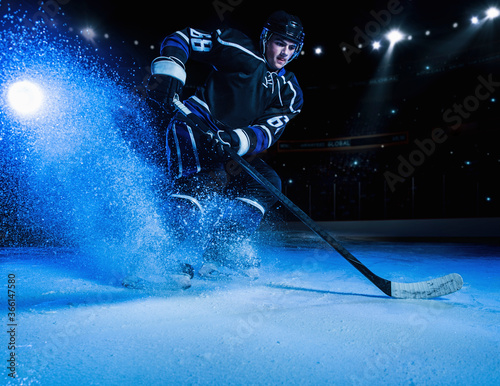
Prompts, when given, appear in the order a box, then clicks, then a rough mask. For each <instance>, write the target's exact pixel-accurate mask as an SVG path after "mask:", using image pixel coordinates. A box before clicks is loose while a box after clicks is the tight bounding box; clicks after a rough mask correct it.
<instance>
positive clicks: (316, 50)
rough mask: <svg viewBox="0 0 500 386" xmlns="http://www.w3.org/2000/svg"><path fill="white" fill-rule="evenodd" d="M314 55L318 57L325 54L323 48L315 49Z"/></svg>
mask: <svg viewBox="0 0 500 386" xmlns="http://www.w3.org/2000/svg"><path fill="white" fill-rule="evenodd" d="M314 53H315V54H316V55H321V54H322V53H323V48H321V47H316V48H315V49H314Z"/></svg>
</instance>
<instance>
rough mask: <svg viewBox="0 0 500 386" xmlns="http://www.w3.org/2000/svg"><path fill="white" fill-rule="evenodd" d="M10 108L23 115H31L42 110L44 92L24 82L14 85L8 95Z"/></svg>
mask: <svg viewBox="0 0 500 386" xmlns="http://www.w3.org/2000/svg"><path fill="white" fill-rule="evenodd" d="M7 98H8V100H9V104H10V106H11V107H12V108H13V109H14V110H15V111H16V112H17V113H19V114H21V115H31V114H34V113H36V112H37V111H38V110H40V108H41V106H42V104H43V92H42V90H41V89H40V87H39V86H38V85H37V84H35V83H32V82H30V81H27V80H24V81H20V82H16V83H13V84H12V85H11V86H10V87H9V92H8V94H7Z"/></svg>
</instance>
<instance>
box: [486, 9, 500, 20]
mask: <svg viewBox="0 0 500 386" xmlns="http://www.w3.org/2000/svg"><path fill="white" fill-rule="evenodd" d="M499 15H500V11H499V10H498V8H495V7H491V8H489V9H488V10H487V11H486V17H487V18H488V19H494V18H495V17H498V16H499Z"/></svg>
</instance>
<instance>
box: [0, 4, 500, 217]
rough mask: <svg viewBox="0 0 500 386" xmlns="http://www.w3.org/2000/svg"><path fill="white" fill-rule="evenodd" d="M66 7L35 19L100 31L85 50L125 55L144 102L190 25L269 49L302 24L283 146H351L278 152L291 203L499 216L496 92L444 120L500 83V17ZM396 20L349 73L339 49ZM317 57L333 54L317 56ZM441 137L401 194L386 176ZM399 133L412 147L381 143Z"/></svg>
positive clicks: (239, 7)
mask: <svg viewBox="0 0 500 386" xmlns="http://www.w3.org/2000/svg"><path fill="white" fill-rule="evenodd" d="M55 1H56V0H51V1H49V2H45V3H42V2H39V3H36V2H32V3H33V5H32V6H33V7H34V9H36V8H37V7H38V6H39V5H40V4H42V6H43V5H45V7H46V8H47V9H49V12H50V9H51V8H50V6H52V10H53V13H54V14H55V15H54V19H55V20H56V21H57V22H58V23H60V28H68V29H71V31H72V33H75V34H81V31H84V30H85V29H86V28H88V27H91V28H92V29H93V31H94V32H95V36H94V37H93V39H91V40H89V41H88V44H93V45H95V46H96V47H98V48H99V49H100V50H101V51H102V52H105V51H106V50H110V51H112V52H113V53H114V54H118V55H119V56H120V57H121V58H122V61H121V62H120V64H119V66H120V68H119V71H120V72H121V73H122V74H123V77H124V79H125V80H126V82H128V83H130V85H131V87H135V88H136V89H137V90H138V92H139V93H142V94H143V85H144V82H145V81H146V80H147V76H148V71H149V64H150V62H151V60H152V59H154V58H155V57H156V56H157V55H158V54H159V46H160V44H161V41H162V40H163V38H164V37H165V36H166V35H168V34H170V33H172V32H174V31H176V30H178V29H181V28H184V27H188V26H189V27H197V28H201V29H206V30H212V29H216V28H222V27H235V28H238V29H240V30H242V31H244V32H245V33H247V34H248V35H249V36H251V37H254V38H255V39H258V37H259V35H260V32H261V29H262V25H263V24H264V22H265V20H266V18H267V17H268V15H269V14H270V13H271V12H273V11H275V10H277V9H282V8H283V9H285V10H286V11H288V12H289V13H292V14H296V15H298V16H299V17H300V18H301V20H302V21H303V24H304V29H305V32H306V40H305V46H304V54H303V55H302V56H300V57H299V59H298V60H296V61H294V62H292V63H291V64H290V65H289V66H288V67H287V68H288V69H289V70H291V71H293V72H294V73H295V74H296V76H297V78H298V80H299V84H300V85H301V87H302V88H303V91H304V97H305V104H304V108H303V110H302V113H301V114H300V115H299V117H297V118H296V119H295V120H293V121H292V122H291V123H290V124H289V125H288V127H287V129H286V130H285V133H284V134H283V136H282V137H281V141H283V142H282V143H281V145H282V144H283V143H286V142H287V141H297V142H294V144H295V145H297V144H299V145H297V146H299V148H300V146H301V145H300V144H301V143H302V144H303V143H307V141H312V140H314V141H321V140H326V139H331V140H338V139H339V138H341V139H342V138H349V139H350V140H351V142H350V143H351V146H347V145H346V146H342V147H338V148H323V149H316V150H308V151H305V150H304V151H295V152H287V151H279V149H283V146H281V145H280V143H278V144H277V145H275V146H274V147H273V148H272V149H270V150H269V151H268V152H267V154H265V155H264V157H265V158H266V160H267V161H268V162H269V163H270V164H272V165H273V167H275V168H276V170H277V171H278V173H279V174H280V175H281V176H282V179H283V183H284V187H283V189H284V191H285V193H286V194H287V195H288V196H289V197H290V198H291V199H292V200H293V201H295V202H296V203H297V204H298V205H299V206H301V207H302V208H303V209H304V210H306V211H307V212H308V213H309V214H310V215H311V216H312V217H313V218H314V219H316V220H360V219H392V218H441V217H488V216H499V215H500V204H499V202H500V194H499V192H498V189H497V180H498V176H499V171H500V151H499V146H498V143H499V139H500V135H499V122H500V120H499V114H498V113H499V108H498V103H500V102H497V101H496V99H497V98H498V95H497V94H498V92H497V91H496V90H494V91H493V92H491V95H490V96H489V98H488V99H486V100H482V101H480V103H479V104H478V105H477V106H476V105H474V106H473V107H474V108H473V109H472V111H467V113H468V114H467V116H464V117H463V119H461V124H460V125H453V124H452V123H451V122H450V120H449V119H448V120H446V119H444V118H445V112H446V111H447V110H449V109H450V108H454V106H456V104H463V102H464V101H465V100H467V98H469V101H472V100H471V99H470V98H471V97H473V96H474V94H475V90H476V88H477V86H478V85H479V79H480V77H481V78H483V79H488V77H489V78H490V79H493V80H497V81H500V74H499V71H498V68H499V59H500V49H499V48H498V47H500V45H499V43H500V41H499V40H500V39H499V36H500V35H499V34H500V30H499V28H500V27H499V25H500V18H499V19H497V20H488V21H486V22H484V23H483V24H482V25H479V26H471V23H470V18H471V17H472V16H474V15H476V16H478V17H479V18H483V17H484V12H485V10H486V9H487V8H488V7H489V6H492V5H495V4H492V3H490V2H485V1H475V2H470V1H439V2H437V1H412V0H408V1H403V0H402V1H399V2H398V1H373V2H356V1H351V2H345V3H342V4H341V3H338V2H318V1H309V2H294V5H290V2H288V3H287V4H285V3H284V2H283V1H279V2H278V1H253V0H252V1H251V0H242V1H234V0H233V1H228V0H223V1H222V0H221V1H211V0H209V1H196V2H195V1H183V2H181V1H176V2H170V1H161V2H153V1H131V2H128V3H126V4H125V3H124V2H122V1H106V2H104V1H77V0H69V1H68V0H65V1H62V0H61V1H60V2H58V3H57V2H55ZM24 3H25V4H26V3H29V2H24ZM4 4H5V3H4ZM56 5H57V6H58V7H59V8H58V9H56ZM390 7H393V9H394V8H397V9H400V10H401V11H400V12H399V13H397V14H390V21H389V22H388V23H386V24H384V25H382V23H381V22H379V23H378V27H380V34H375V33H373V34H372V37H374V38H378V35H380V40H381V41H382V43H383V44H385V45H384V46H383V47H382V48H381V49H380V50H379V51H374V50H372V49H371V47H364V48H362V49H361V50H360V52H359V53H355V54H352V55H351V56H350V59H351V60H350V61H348V60H346V57H345V53H344V52H343V51H342V50H341V48H340V47H341V45H342V44H344V45H345V44H349V45H352V46H354V45H355V44H354V39H355V36H356V34H357V31H358V29H359V30H362V31H364V32H365V33H366V31H367V28H369V27H370V26H371V27H377V23H376V20H375V18H374V13H375V14H379V15H382V14H384V15H386V16H387V9H388V8H390ZM56 11H57V12H56ZM381 12H382V13H381ZM454 23H457V24H458V26H457V27H456V28H454V27H453V24H454ZM356 28H358V29H356ZM391 28H400V29H401V30H402V31H403V32H405V33H407V34H411V35H412V37H413V39H412V40H411V41H404V42H401V43H400V44H398V45H396V46H395V47H394V50H393V53H392V55H391V56H390V57H387V56H385V53H386V52H387V44H386V41H385V40H384V39H383V34H384V33H385V32H387V31H388V30H389V29H391ZM426 31H430V34H429V35H426ZM105 34H107V35H106V36H105ZM82 39H83V40H84V41H85V39H84V37H83V35H82ZM318 46H320V47H322V50H323V54H322V55H315V54H314V50H315V48H316V47H318ZM207 71H208V69H207V68H205V67H203V66H198V65H196V64H195V63H191V64H190V67H189V71H188V84H187V90H188V91H189V90H194V88H195V87H196V86H197V85H199V84H200V83H201V82H202V81H203V78H204V76H205V75H206V73H207ZM438 127H439V128H442V129H443V130H444V131H445V133H446V135H447V140H446V141H445V142H444V143H442V144H439V145H437V146H436V147H435V149H434V150H433V151H432V154H430V155H428V156H425V159H424V160H423V162H421V163H420V164H419V165H418V166H416V167H415V168H414V170H413V171H412V172H411V173H409V175H407V176H405V177H404V178H402V179H403V181H401V182H397V183H396V184H393V185H392V186H391V185H390V183H389V181H388V177H387V172H388V171H389V172H392V173H397V170H398V167H399V165H400V164H401V159H402V158H404V159H406V160H408V158H409V157H410V155H411V154H412V152H414V151H415V150H416V149H417V147H416V145H415V140H425V139H429V138H431V136H432V132H433V130H434V129H436V128H438ZM399 133H403V136H404V138H406V140H405V141H402V142H401V141H399V142H395V143H390V141H389V142H385V143H380V141H378V140H377V139H376V138H377V137H376V136H377V135H384V138H390V136H391V135H397V134H399ZM388 136H389V137H388ZM360 141H361V142H360ZM353 143H364V144H365V146H364V147H357V146H353V145H352V144H353Z"/></svg>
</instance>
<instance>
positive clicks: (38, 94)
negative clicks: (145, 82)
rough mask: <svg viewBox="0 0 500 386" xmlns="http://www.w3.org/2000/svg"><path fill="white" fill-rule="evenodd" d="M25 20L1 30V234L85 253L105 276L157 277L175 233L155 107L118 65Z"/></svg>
mask: <svg viewBox="0 0 500 386" xmlns="http://www.w3.org/2000/svg"><path fill="white" fill-rule="evenodd" d="M25 16H26V15H22V14H19V13H18V14H16V12H14V13H13V14H11V15H5V16H4V17H3V20H2V21H1V25H0V63H1V68H0V108H1V110H0V124H1V127H0V151H1V157H0V180H1V190H0V226H1V229H0V236H1V237H2V238H3V240H4V241H8V242H9V243H10V245H23V244H24V245H26V244H33V243H36V244H38V245H40V244H42V245H43V244H44V243H52V244H54V243H57V244H59V245H68V246H72V247H78V249H79V250H82V251H83V252H85V253H83V254H79V255H78V256H88V257H85V258H83V257H82V258H81V260H84V261H79V262H78V264H79V265H81V266H83V267H87V268H91V269H92V270H95V269H97V270H98V271H99V272H101V273H102V274H104V273H108V275H109V274H111V273H113V272H114V275H117V274H120V275H121V274H122V273H123V271H124V270H126V271H130V270H134V269H136V268H137V267H138V266H141V267H142V269H151V270H156V271H157V270H158V269H160V267H161V266H162V265H164V264H165V262H164V261H162V251H164V249H165V248H166V247H168V246H166V245H165V244H168V243H169V234H168V232H167V231H166V229H165V226H164V225H163V223H162V220H161V215H160V213H161V205H160V204H159V202H158V195H157V194H156V190H155V189H156V188H157V183H158V181H163V180H164V179H163V175H162V171H161V167H160V166H159V165H157V164H156V163H155V162H153V161H152V160H153V159H154V155H155V154H157V153H158V152H159V151H160V148H161V145H160V143H161V142H160V141H159V139H158V135H157V132H156V131H155V127H154V124H153V123H152V122H153V120H152V114H151V112H150V110H149V109H148V107H147V106H146V105H145V104H144V102H143V101H142V100H141V99H140V98H139V97H138V95H137V93H134V91H133V90H132V87H130V85H129V86H127V85H124V84H123V81H122V80H121V78H120V77H119V76H118V75H117V74H116V73H115V72H114V68H115V67H118V63H116V62H115V63H111V64H109V65H108V64H106V61H107V62H108V63H109V59H106V61H105V60H104V59H103V58H102V57H99V56H97V55H96V49H95V47H92V46H91V45H85V44H84V43H83V42H81V41H79V40H78V38H77V37H71V36H69V37H68V35H67V34H66V35H64V34H63V33H61V32H59V31H57V30H56V31H54V30H53V29H51V30H49V29H48V28H46V27H44V26H43V25H40V24H38V25H37V24H36V23H35V26H34V27H33V28H27V27H26V26H25V24H26V23H22V22H21V21H22V20H23V19H25ZM23 93H24V94H23ZM23 98H24V99H23ZM148 267H149V268H148ZM125 273H127V272H125ZM157 273H158V272H157Z"/></svg>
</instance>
